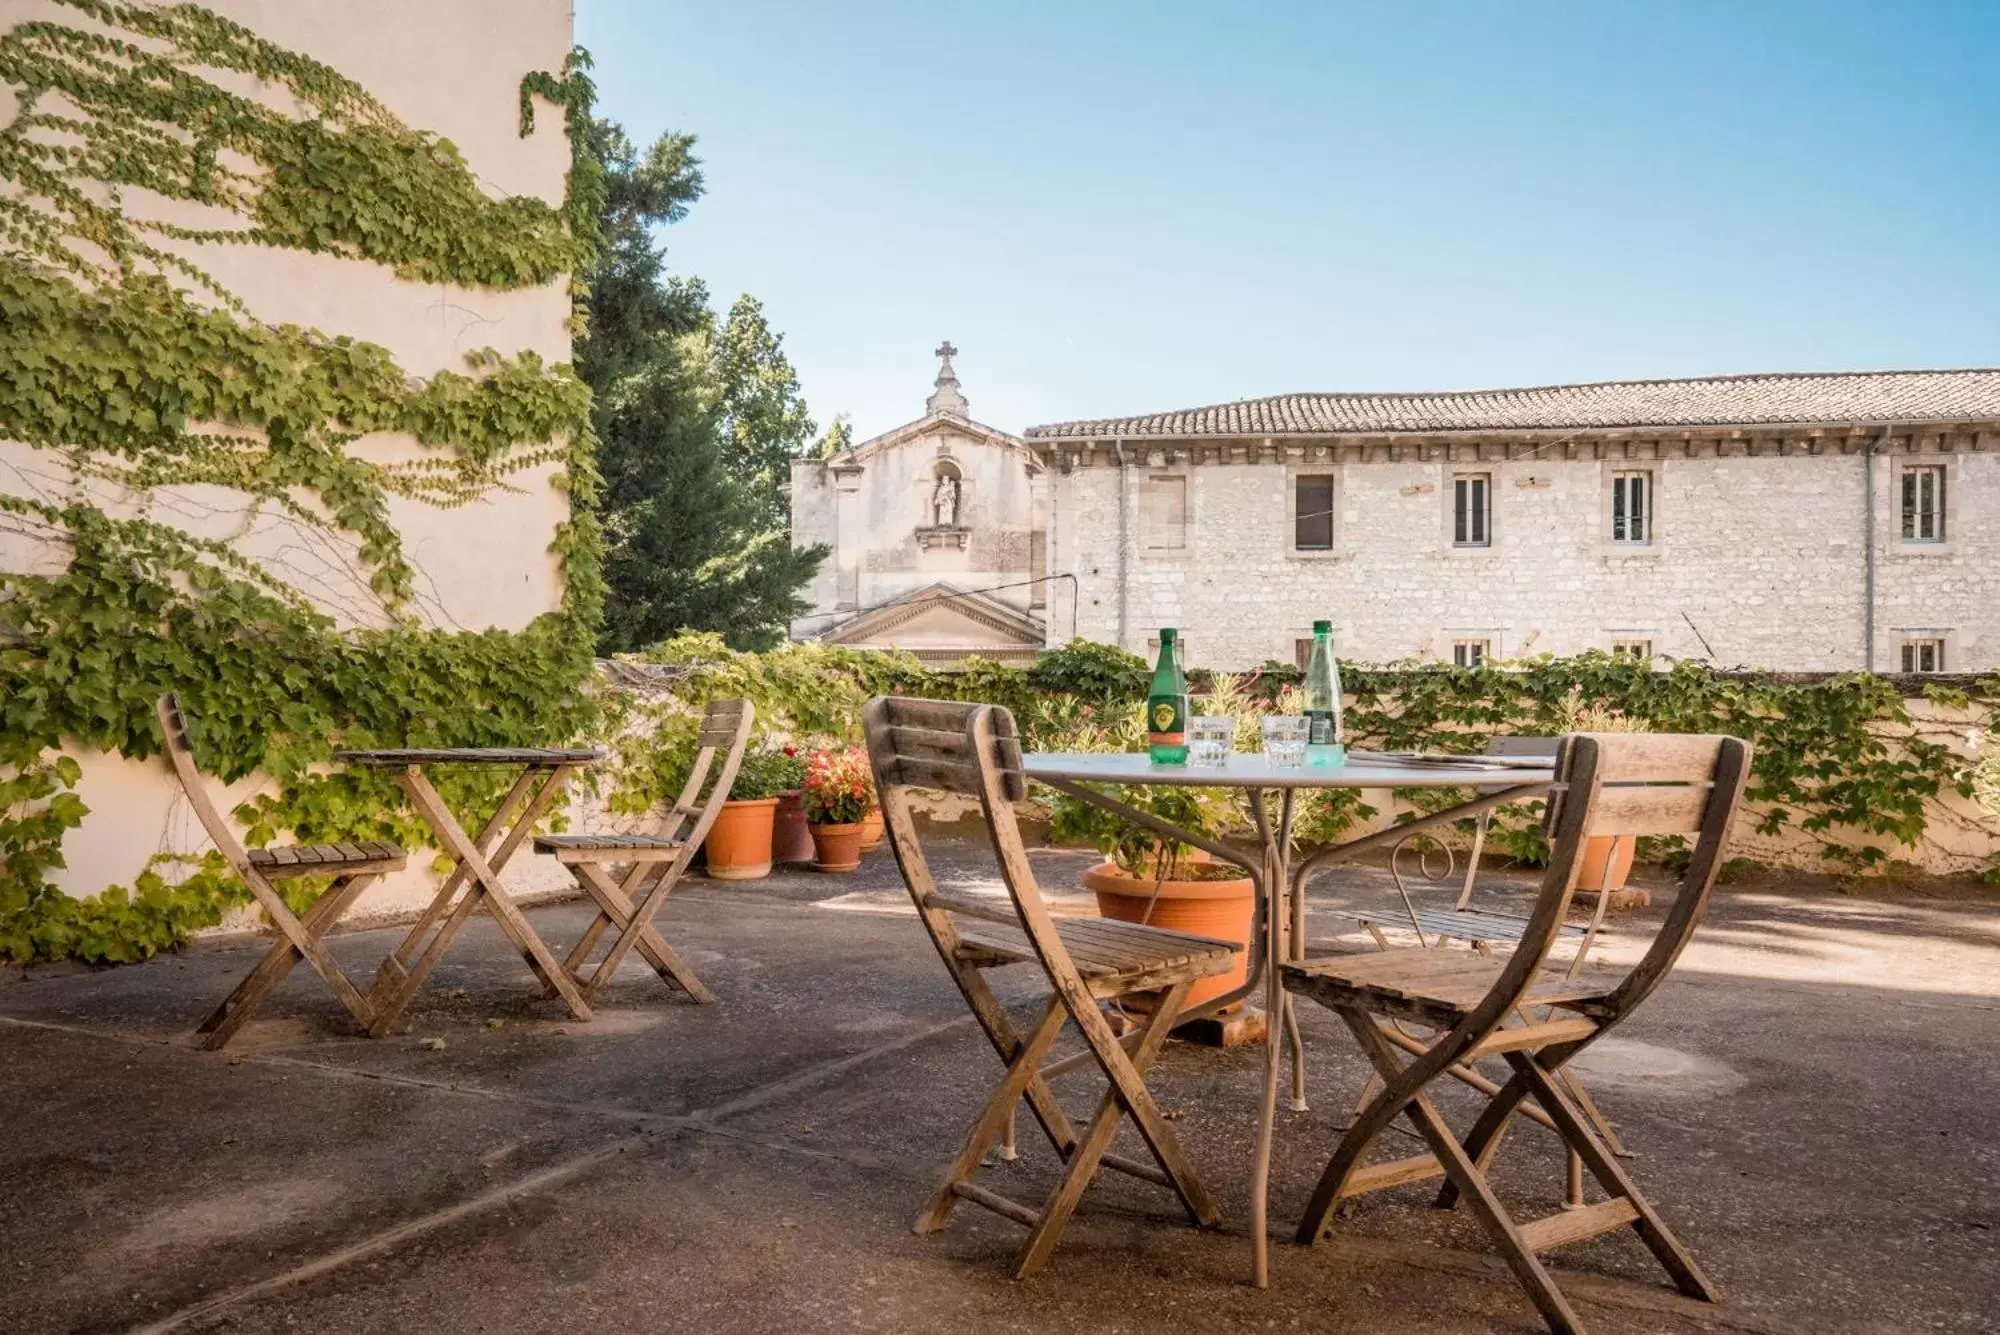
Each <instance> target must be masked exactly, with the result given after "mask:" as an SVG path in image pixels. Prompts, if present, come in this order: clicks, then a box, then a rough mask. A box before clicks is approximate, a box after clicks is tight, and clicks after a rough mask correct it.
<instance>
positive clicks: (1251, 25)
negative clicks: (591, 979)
mask: <svg viewBox="0 0 2000 1335" xmlns="http://www.w3.org/2000/svg"><path fill="white" fill-rule="evenodd" d="M576 31H577V40H578V41H579V42H581V43H582V44H583V45H585V46H587V47H589V48H590V50H591V52H592V53H593V55H594V56H595V57H596V60H597V70H596V76H597V79H598V85H599V105H600V108H601V110H602V111H603V112H604V114H606V115H609V116H611V117H612V118H614V119H616V120H619V121H621V122H622V123H623V124H624V125H625V127H626V128H627V130H628V131H629V132H630V133H631V134H632V136H633V137H634V138H635V139H640V140H644V139H648V138H650V137H652V136H653V135H656V134H658V133H659V132H661V131H663V130H667V129H676V130H688V131H692V132H694V133H696V134H697V135H699V136H700V149H699V152H700V155H701V157H702V158H703V161H704V164H705V172H706V175H707V181H708V194H707V197H706V198H704V199H703V200H702V201H701V202H700V203H699V204H697V205H696V206H695V209H694V211H693V213H692V214H691V215H690V216H689V218H688V219H687V220H686V221H685V222H682V223H680V224H677V225H675V226H673V227H671V228H669V229H667V230H666V233H665V238H664V239H665V240H666V242H667V245H668V258H669V263H670V265H671V266H672V267H673V268H674V269H676V270H678V271H681V272H690V273H694V274H697V275H699V276H700V277H702V278H703V279H705V280H706V281H707V282H708V284H709V285H710V288H711V290H712V291H713V292H714V294H715V298H716V301H717V303H718V305H726V304H727V303H728V302H729V300H731V299H732V298H733V297H734V296H735V295H736V294H737V293H739V292H746V291H747V292H751V293H754V294H756V295H757V296H758V297H760V298H762V299H763V301H764V303H765V307H766V310H767V311H768V313H769V315H770V317H771V321H772V323H773V325H774V326H775V327H776V328H777V329H779V330H780V331H782V332H783V333H784V335H785V339H786V347H787V349H788V351H789V352H790V354H791V356H792V359H793V361H794V363H795V364H796V365H797V367H798V369H799V374H800V378H801V380H802V381H803V383H804V386H805V390H806V395H807V398H808V401H809V402H810V403H811V405H812V407H813V409H814V411H815V413H816V415H817V416H818V417H819V418H820V419H821V421H822V422H824V421H826V420H828V419H830V418H831V417H832V416H833V415H834V414H835V413H837V412H847V413H849V414H851V415H852V417H853V422H854V427H855V430H856V432H857V434H858V436H867V435H872V434H874V433H876V432H879V431H882V430H886V429H887V428H889V427H891V426H895V425H897V424H899V423H901V422H903V421H906V420H908V419H910V418H913V417H916V416H918V415H920V414H921V412H922V407H923V397H924V395H925V394H926V393H928V392H929V387H930V379H931V377H932V375H933V373H934V370H935V362H934V361H933V359H932V358H931V356H930V351H931V349H932V348H933V347H935V346H936V345H937V343H938V341H939V340H940V339H941V338H945V337H949V338H951V339H952V340H953V341H954V342H955V343H956V344H957V345H958V347H959V348H960V352H961V355H960V357H959V359H958V366H959V374H960V376H961V378H962V380H963V382H964V386H965V392H966V394H967V397H968V398H969V399H970V400H971V403H972V412H973V415H974V416H975V417H977V418H978V419H980V420H982V421H985V422H989V423H991V424H993V425H995V426H998V427H1001V428H1004V429H1007V430H1019V429H1021V428H1023V427H1025V426H1028V425H1030V424H1032V423H1037V422H1046V421H1053V420H1059V419H1063V418H1070V417H1090V416H1108V415H1113V414H1124V413H1136V412H1146V411H1153V410H1162V409H1168V408H1177V407H1188V406H1192V405H1195V404H1201V403H1212V402H1220V401H1225V400H1229V399H1237V398H1250V397H1256V396H1259V395H1265V394H1275V393H1284V392H1289V391H1298V390H1393V389H1426V388H1446V389H1448V388H1482V387H1489V386H1499V385H1532V384H1547V383H1551V382H1562V381H1572V380H1602V379H1620V378H1635V377H1653V376H1679V375H1706V374H1722V373H1729V372H1744V371H1777V370H1840V369H1865V368H1903V367H1931V366H1974V365H1985V366H1992V365H1996V364H2000V76H1996V73H1995V66H1994V63H1993V54H1994V52H1995V51H1996V50H2000V3H1994V2H1993V0H1971V2H1968V3H1949V2H1947V0H1921V2H1918V0H1910V2H1909V3H1891V2H1890V0H1881V2H1880V3H1875V4H1847V3H1840V2H1839V0H1806V2H1803V3H1777V2H1776V0H1768V2H1767V0H1737V2H1736V3H1699V2H1697V0H1661V2H1656V3H1648V4H1640V3H1636V2H1631V0H1597V3H1588V4H1585V3H1578V4H1557V3H1526V2H1525V0H1524V2H1523V3H1519V4H1500V3H1479V4H1474V3H1436V4H1421V3H1408V4H1406V3H1391V0H1379V2H1378V3H1375V4H1368V5H1349V4H1336V3H1316V4H1307V3H1300V4H1279V3H1275V2H1266V3H1259V4H1254V5H1250V4H1229V3H1221V2H1217V0H1210V2H1209V3H1199V4H1177V3H1155V4H1136V3H1135V4H1109V3H1090V2H1089V0H1074V2H1073V3H1042V2H1040V0H1008V2H1007V3H986V4H939V3H929V4H918V3H835V2H834V0H823V2H822V3H813V4H804V3H800V4H780V3H774V2H772V0H735V2H734V3H727V2H721V0H718V2H715V3H700V4H696V3H685V2H683V0H671V2H669V0H578V3H577V19H576Z"/></svg>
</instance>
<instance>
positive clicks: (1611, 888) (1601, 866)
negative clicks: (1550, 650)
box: [1558, 686, 1653, 908]
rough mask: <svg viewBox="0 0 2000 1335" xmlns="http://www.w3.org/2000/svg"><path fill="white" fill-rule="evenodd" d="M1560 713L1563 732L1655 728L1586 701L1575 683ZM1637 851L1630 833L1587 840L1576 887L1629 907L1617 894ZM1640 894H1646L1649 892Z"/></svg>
mask: <svg viewBox="0 0 2000 1335" xmlns="http://www.w3.org/2000/svg"><path fill="white" fill-rule="evenodd" d="M1558 716H1559V718H1560V719H1561V723H1562V731H1564V732H1566V733H1570V732H1651V731H1652V730H1653V729H1652V727H1651V725H1650V724H1648V723H1647V722H1646V720H1644V719H1641V718H1634V717H1632V716H1631V715H1630V714H1627V713H1625V712H1624V711H1622V710H1617V709H1611V708H1608V707H1606V706H1604V705H1587V704H1585V703H1583V692H1582V691H1581V690H1579V689H1578V688H1576V687H1574V686H1572V687H1571V688H1570V691H1569V695H1568V697H1567V698H1566V699H1565V700H1564V701H1563V703H1562V705H1561V706H1560V707H1559V709H1558ZM1638 851H1639V841H1638V839H1636V838H1634V837H1633V836H1631V835H1625V836H1619V835H1610V834H1598V835H1592V836H1591V837H1590V838H1588V839H1586V840H1584V843H1583V869H1582V870H1581V871H1579V872H1578V873H1577V877H1576V888H1577V890H1578V891H1579V892H1585V893H1593V894H1594V893H1596V892H1597V891H1599V890H1603V891H1604V892H1606V893H1607V894H1612V895H1614V898H1613V899H1612V901H1611V902H1612V904H1613V905H1614V906H1616V907H1619V908H1625V907H1629V905H1628V904H1626V903H1624V902H1621V901H1620V900H1619V899H1617V898H1616V897H1615V895H1616V892H1617V891H1620V890H1623V889H1624V888H1625V879H1626V878H1627V877H1628V876H1630V875H1631V874H1632V859H1633V857H1634V855H1635V854H1637V853H1638ZM1639 893H1640V894H1642V895H1644V894H1645V893H1646V892H1644V891H1641V892H1639ZM1648 898H1650V896H1648Z"/></svg>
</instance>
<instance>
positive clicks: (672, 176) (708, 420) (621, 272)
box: [576, 121, 825, 652]
mask: <svg viewBox="0 0 2000 1335" xmlns="http://www.w3.org/2000/svg"><path fill="white" fill-rule="evenodd" d="M590 135H591V147H592V150H593V151H594V152H595V153H596V154H597V157H598V160H599V161H600V162H601V163H603V165H604V169H605V180H606V199H605V209H604V237H605V243H604V248H603V251H602V254H601V256H600V259H599V262H598V264H597V266H596V269H595V270H594V272H593V273H592V274H591V280H590V295H589V298H588V300H589V308H588V312H587V316H588V332H587V333H585V334H584V336H583V337H582V338H581V339H580V340H579V341H578V345H577V351H576V364H577V371H578V374H580V375H581V376H582V377H583V378H584V380H585V381H586V382H588V383H589V385H590V387H591V390H592V392H593V393H594V395H595V397H596V403H595V407H594V409H593V425H594V427H595V428H596V431H597V436H598V465H599V468H600V469H601V470H602V472H603V474H604V490H603V509H604V516H603V517H604V530H605V545H606V550H605V562H604V574H605V582H606V584H607V585H608V591H607V597H606V601H605V615H604V625H603V628H602V630H601V632H600V634H599V642H598V647H599V648H600V649H601V650H603V651H605V652H618V651H624V650H632V649H639V648H643V647H645V646H646V645H649V644H653V643H655V642H657V641H660V640H663V639H665V638H667V637H668V636H671V635H673V634H675V633H676V632H678V631H681V630H686V629H692V630H709V631H716V632H719V633H721V634H722V635H723V636H724V637H725V639H727V640H728V642H729V643H730V644H731V645H733V646H736V647H739V648H761V647H766V646H768V645H770V644H773V643H775V642H777V641H778V640H779V639H780V638H781V637H782V635H783V632H784V627H785V625H786V623H787V622H788V621H789V620H790V619H791V618H792V617H794V616H796V615H797V614H798V613H800V612H802V611H804V610H805V602H804V600H803V599H802V598H800V596H799V590H800V588H801V587H802V586H803V585H804V584H805V583H806V582H807V581H808V580H810V579H811V578H812V576H813V573H814V572H815V571H816V570H817V569H818V567H819V563H820V560H821V559H822V558H823V557H824V555H825V549H824V548H813V549H810V550H805V551H798V550H794V549H793V547H792V545H791V539H790V536H789V533H788V531H787V527H786V523H785V514H784V505H783V500H782V498H781V496H780V495H779V493H778V491H777V485H778V482H779V481H780V480H782V478H783V477H784V470H783V469H782V468H781V467H780V460H781V459H788V458H789V457H790V455H792V454H796V453H801V452H803V451H804V450H805V448H806V442H808V441H809V440H810V439H811V436H812V432H813V423H812V419H811V418H810V416H808V415H807V412H806V407H805V403H804V401H803V400H802V399H801V397H800V395H799V387H798V378H797V376H796V374H795V373H794V372H793V371H792V368H791V366H790V364H789V363H788V362H787V361H786V360H785V358H784V353H783V349H782V340H781V338H780V337H779V336H778V335H776V334H773V333H772V332H771V330H770V328H769V327H768V325H766V323H765V321H764V316H763V310H762V307H761V306H760V305H759V304H758V303H757V302H756V301H755V300H754V299H753V298H749V297H745V298H743V299H742V300H739V301H738V302H737V303H736V306H735V307H734V309H732V310H731V311H730V314H729V318H728V319H727V320H726V321H724V322H722V323H721V324H720V326H719V327H718V323H717V321H716V317H715V313H714V311H713V309H712V307H711V306H710V303H709V294H708V289H707V287H706V286H705V285H704V284H703V283H702V282H701V281H700V280H699V279H696V278H693V277H689V276H686V275H677V274H671V273H669V272H668V271H667V267H666V257H665V253H664V251H663V250H662V248H661V247H660V246H659V244H658V243H657V242H655V241H654V239H653V235H652V228H653V227H654V226H655V225H658V224H666V223H674V222H678V221H679V220H680V219H682V218H684V217H685V216H687V211H688V209H689V208H690V207H691V206H692V205H693V204H694V202H695V201H696V200H697V199H699V198H700V197H701V193H702V185H703V183H702V176H701V163H700V161H699V159H697V158H696V157H695V156H694V138H693V136H692V135H685V134H666V135H662V136H661V137H660V138H659V139H658V140H656V141H655V142H654V143H653V144H652V146H651V147H650V148H648V149H646V150H645V152H644V153H640V152H638V151H637V150H635V149H634V147H633V145H632V143H631V141H630V140H629V139H627V138H626V136H625V134H624V132H623V131H622V130H621V129H620V128H619V127H618V126H617V125H615V124H613V123H612V122H609V121H595V122H593V124H592V125H591V127H590Z"/></svg>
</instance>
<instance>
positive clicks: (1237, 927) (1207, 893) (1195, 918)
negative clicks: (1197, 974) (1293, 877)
mask: <svg viewBox="0 0 2000 1335" xmlns="http://www.w3.org/2000/svg"><path fill="white" fill-rule="evenodd" d="M1083 883H1084V885H1085V886H1086V887H1087V888H1088V889H1089V890H1091V891H1092V892H1093V893H1095V894H1096V896H1097V911H1098V912H1099V913H1101V914H1103V915H1104V916H1105V917H1107V918H1116V919H1117V920H1118V921H1119V922H1136V923H1142V924H1145V925H1146V926H1150V927H1166V928H1169V929H1171V930H1173V931H1176V932H1190V933H1192V934H1194V935H1195V936H1212V937H1215V938H1217V939H1218V940H1222V941H1233V942H1235V943H1236V947H1237V949H1236V967H1235V968H1233V969H1231V970H1230V971H1229V972H1227V973H1222V974H1216V975H1214V976H1213V977H1210V978H1204V979H1202V980H1201V981H1200V982H1198V983H1196V984H1195V985H1194V987H1193V988H1192V989H1191V990H1190V991H1189V992H1188V997H1187V1001H1186V1002H1185V1003H1183V1004H1182V1006H1181V1009H1182V1010H1188V1009H1190V1008H1192V1007H1195V1006H1199V1005H1201V1004H1202V1003H1203V1002H1205V1001H1209V1000H1211V999H1213V998H1215V997H1219V996H1221V995H1222V994H1223V993H1225V992H1229V991H1232V990H1234V989H1235V988H1239V987H1241V986H1243V982H1244V980H1245V979H1246V978H1248V977H1249V976H1250V954H1249V948H1250V930H1251V924H1252V922H1253V921H1254V920H1255V918H1256V909H1257V887H1256V885H1255V884H1254V883H1253V882H1252V881H1251V880H1250V878H1249V877H1248V876H1244V877H1240V878H1238V879H1236V880H1233V881H1168V882H1166V883H1165V884H1163V885H1161V886H1160V887H1159V898H1158V899H1154V897H1153V887H1154V880H1153V878H1152V877H1151V876H1146V877H1137V876H1127V875H1126V874H1125V873H1124V872H1123V871H1121V870H1119V868H1118V865H1117V864H1116V863H1113V862H1100V863H1099V864H1098V865H1096V866H1095V867H1092V868H1091V869H1090V870H1089V871H1087V872H1085V873H1084V874H1083ZM1149 903H1150V904H1151V906H1152V912H1151V915H1150V916H1149V915H1148V913H1147V905H1148V904H1149Z"/></svg>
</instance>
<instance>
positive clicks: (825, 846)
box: [808, 822, 861, 871]
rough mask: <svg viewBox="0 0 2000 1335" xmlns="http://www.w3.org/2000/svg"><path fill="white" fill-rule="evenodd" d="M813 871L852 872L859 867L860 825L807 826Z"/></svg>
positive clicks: (857, 823)
mask: <svg viewBox="0 0 2000 1335" xmlns="http://www.w3.org/2000/svg"><path fill="white" fill-rule="evenodd" d="M808 828H809V829H811V830H812V837H813V852H814V857H813V870H814V871H853V870H855V869H856V868H858V867H859V866H860V865H861V825H860V823H859V822H856V823H855V824H852V825H813V826H809V827H808Z"/></svg>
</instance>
